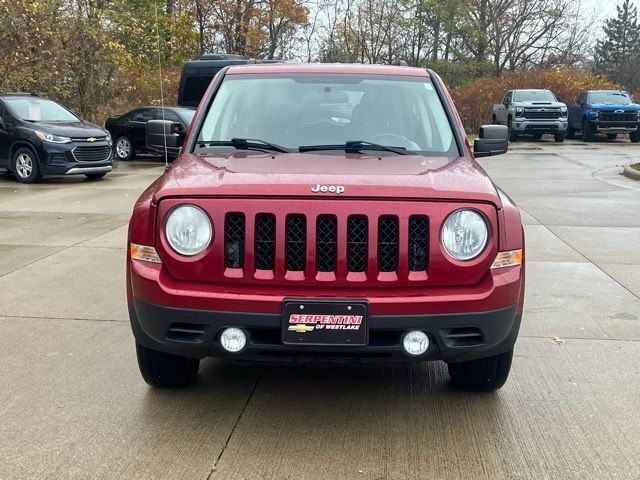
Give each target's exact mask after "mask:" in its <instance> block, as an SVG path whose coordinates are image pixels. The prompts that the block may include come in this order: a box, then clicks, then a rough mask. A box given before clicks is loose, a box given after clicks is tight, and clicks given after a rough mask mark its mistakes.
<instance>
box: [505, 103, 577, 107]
mask: <svg viewBox="0 0 640 480" xmlns="http://www.w3.org/2000/svg"><path fill="white" fill-rule="evenodd" d="M513 105H514V106H516V107H534V108H535V107H549V108H561V107H566V106H567V105H566V104H564V103H562V102H514V104H513Z"/></svg>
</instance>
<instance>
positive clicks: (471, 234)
mask: <svg viewBox="0 0 640 480" xmlns="http://www.w3.org/2000/svg"><path fill="white" fill-rule="evenodd" d="M488 237H489V232H488V230H487V224H486V222H485V221H484V218H483V216H482V215H480V214H479V213H478V212H476V211H475V210H469V209H462V210H457V211H455V212H453V213H452V214H451V215H449V217H448V218H447V220H446V221H445V222H444V226H443V227H442V246H443V247H444V248H445V250H446V251H447V253H448V254H449V255H451V256H452V257H453V258H455V259H456V260H471V259H473V258H475V257H477V256H478V255H480V253H482V251H483V250H484V247H485V246H486V245H487V239H488Z"/></svg>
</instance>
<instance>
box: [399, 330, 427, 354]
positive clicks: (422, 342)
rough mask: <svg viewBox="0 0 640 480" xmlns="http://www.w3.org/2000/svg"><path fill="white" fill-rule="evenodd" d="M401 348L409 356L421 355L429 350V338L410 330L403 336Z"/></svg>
mask: <svg viewBox="0 0 640 480" xmlns="http://www.w3.org/2000/svg"><path fill="white" fill-rule="evenodd" d="M402 346H403V347H404V350H405V352H407V353H408V354H409V355H422V354H423V353H424V352H426V351H427V349H428V348H429V337H428V336H427V334H426V333H424V332H421V331H420V330H412V331H410V332H407V333H405V334H404V337H403V338H402Z"/></svg>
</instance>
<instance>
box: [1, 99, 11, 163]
mask: <svg viewBox="0 0 640 480" xmlns="http://www.w3.org/2000/svg"><path fill="white" fill-rule="evenodd" d="M0 119H2V121H0V166H3V167H6V166H8V165H9V149H10V148H11V143H12V141H13V128H14V122H13V118H12V117H11V114H10V113H9V112H8V111H7V108H6V107H5V106H4V104H3V103H2V102H1V101H0Z"/></svg>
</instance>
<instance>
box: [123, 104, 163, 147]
mask: <svg viewBox="0 0 640 480" xmlns="http://www.w3.org/2000/svg"><path fill="white" fill-rule="evenodd" d="M155 110H156V109H155V108H141V109H139V110H135V111H134V112H133V113H132V114H131V116H130V117H129V122H128V124H127V137H129V139H130V140H131V142H132V143H133V148H135V149H136V150H139V151H141V150H146V149H147V122H148V121H149V120H153V115H154V111H155Z"/></svg>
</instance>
